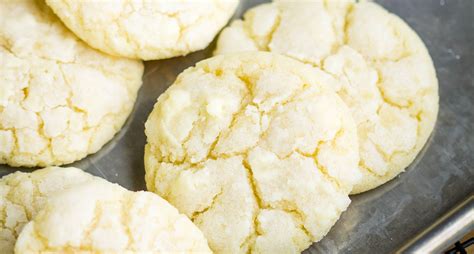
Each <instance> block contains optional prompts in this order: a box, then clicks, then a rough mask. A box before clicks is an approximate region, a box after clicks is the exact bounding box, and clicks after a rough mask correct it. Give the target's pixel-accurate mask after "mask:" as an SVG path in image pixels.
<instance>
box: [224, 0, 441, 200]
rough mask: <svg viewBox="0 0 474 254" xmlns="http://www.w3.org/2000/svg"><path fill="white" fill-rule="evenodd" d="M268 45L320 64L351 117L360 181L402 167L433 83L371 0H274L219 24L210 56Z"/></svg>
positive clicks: (423, 131)
mask: <svg viewBox="0 0 474 254" xmlns="http://www.w3.org/2000/svg"><path fill="white" fill-rule="evenodd" d="M253 50H262V51H271V52H277V53H281V54H284V55H287V56H290V57H292V58H295V59H298V60H300V61H302V62H305V63H309V64H312V65H314V66H318V67H321V68H322V69H324V70H325V71H327V72H329V73H330V74H331V75H333V76H334V77H336V78H338V79H339V80H341V81H342V83H341V84H340V85H338V86H335V87H334V88H335V89H336V91H337V92H338V94H339V95H340V96H341V97H342V99H343V100H344V102H345V103H346V104H347V105H348V106H349V107H350V109H351V111H352V113H353V116H354V118H355V121H356V124H357V127H358V135H359V145H360V147H359V149H360V157H361V160H360V163H359V168H360V169H361V172H362V173H363V177H362V181H360V183H358V184H357V185H356V186H355V187H354V189H353V192H352V193H359V192H364V191H367V190H370V189H372V188H375V187H377V186H379V185H381V184H383V183H385V182H387V181H389V180H390V179H392V178H393V177H395V176H396V175H398V174H399V173H400V172H402V171H403V170H404V169H405V168H406V167H407V166H408V165H409V164H410V163H411V162H412V161H413V160H414V158H415V157H416V155H417V154H418V152H419V151H420V150H421V148H422V147H423V146H424V144H425V143H426V141H427V139H428V137H429V135H430V133H431V132H432V130H433V128H434V125H435V122H436V116H437V113H438V81H437V79H436V72H435V70H434V67H433V63H432V60H431V58H430V56H429V54H428V51H427V50H426V47H425V45H424V44H423V42H422V41H421V40H420V38H419V37H418V36H417V35H416V33H415V32H414V31H413V30H412V29H411V28H410V27H409V26H408V25H407V24H406V23H405V22H403V21H402V20H401V19H400V18H398V17H397V16H395V15H393V14H391V13H389V12H387V11H386V10H384V9H383V8H382V7H380V6H379V5H377V4H376V3H372V2H364V1H362V2H359V3H355V1H350V0H346V1H313V2H307V1H305V2H295V1H275V2H273V3H270V4H263V5H259V6H257V7H255V8H253V9H250V10H249V11H248V12H247V13H246V14H245V16H244V20H237V21H234V22H233V23H232V25H231V26H230V27H228V28H225V29H224V30H223V31H222V33H221V35H220V37H219V39H218V42H217V49H216V51H215V54H224V53H231V52H239V51H253Z"/></svg>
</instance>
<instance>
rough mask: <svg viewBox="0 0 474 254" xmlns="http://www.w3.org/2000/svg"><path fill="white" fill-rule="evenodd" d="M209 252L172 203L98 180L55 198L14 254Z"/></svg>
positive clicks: (27, 230) (29, 227) (28, 226)
mask: <svg viewBox="0 0 474 254" xmlns="http://www.w3.org/2000/svg"><path fill="white" fill-rule="evenodd" d="M78 252H80V253H98V254H99V253H104V254H105V253H211V251H210V249H209V246H208V245H207V241H206V239H205V238H204V236H203V234H202V232H201V231H200V230H199V229H198V228H197V227H196V226H195V225H194V224H193V223H192V222H191V221H190V220H189V219H188V218H187V217H186V216H185V215H183V214H180V213H179V212H178V211H177V210H176V208H174V207H173V206H171V205H170V204H169V203H168V202H166V201H165V200H163V199H162V198H160V197H159V196H157V195H156V194H154V193H150V192H143V191H140V192H132V191H128V190H126V189H124V188H122V187H120V186H119V185H117V184H112V183H109V182H107V181H105V180H103V179H94V180H93V181H89V182H86V183H83V184H81V185H77V186H74V188H70V189H68V190H66V191H63V192H62V193H60V194H57V195H55V196H53V197H51V198H50V199H49V200H48V203H47V204H46V205H45V206H44V208H43V209H42V210H41V211H40V212H39V213H38V214H37V215H36V216H35V217H34V219H33V220H32V221H31V222H29V223H28V224H26V225H25V227H24V229H23V230H22V231H21V233H20V236H19V237H18V240H17V242H16V244H15V253H18V254H20V253H78Z"/></svg>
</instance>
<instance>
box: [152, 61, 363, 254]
mask: <svg viewBox="0 0 474 254" xmlns="http://www.w3.org/2000/svg"><path fill="white" fill-rule="evenodd" d="M332 82H336V80H334V79H333V78H332V77H331V76H330V75H328V74H325V73H324V72H322V71H321V70H319V69H317V68H314V67H312V66H310V65H305V64H303V63H300V62H298V61H296V60H293V59H290V58H287V57H284V56H279V55H276V54H271V53H265V52H255V53H251V54H238V55H224V56H217V57H213V58H210V59H207V60H204V61H202V62H199V63H198V64H196V66H195V67H192V68H189V69H187V70H185V71H184V72H183V73H181V74H180V75H179V76H178V78H177V80H176V81H175V83H174V84H173V85H172V86H171V87H170V88H169V89H168V90H167V91H166V92H165V93H164V94H162V95H161V96H160V97H159V98H158V101H157V103H156V104H155V107H154V109H153V111H152V113H151V114H150V116H149V118H148V120H147V122H146V124H145V128H146V129H145V132H146V136H147V141H148V143H147V145H146V147H145V168H146V183H147V187H148V189H149V190H151V191H153V192H156V193H158V194H159V195H160V196H162V197H164V198H165V199H167V200H168V201H169V202H170V203H171V204H173V205H174V206H176V207H177V208H178V210H180V211H181V212H183V213H184V214H186V215H187V216H188V217H189V218H191V220H192V221H193V222H194V223H195V224H196V225H197V226H198V227H199V228H200V229H201V230H202V231H203V233H204V235H205V236H206V238H207V239H208V241H209V246H210V247H211V249H212V250H213V251H214V252H216V253H247V252H248V251H255V252H268V253H272V252H273V251H277V250H278V252H283V253H288V252H300V251H302V250H304V249H305V248H307V247H308V246H309V245H310V244H311V243H312V242H314V241H318V240H320V239H321V238H322V237H323V236H324V235H325V234H326V233H327V232H328V231H329V229H330V228H331V227H332V225H334V223H335V222H336V220H337V219H338V218H339V216H340V214H341V213H342V212H343V211H344V210H345V209H346V208H347V206H348V205H349V203H350V200H349V198H348V194H349V192H350V191H351V189H352V186H353V185H354V183H355V182H357V181H358V176H359V172H358V168H357V162H358V159H359V158H358V152H357V151H358V150H357V146H358V143H357V133H356V127H355V123H354V121H353V119H352V117H351V115H350V112H349V111H348V109H347V107H346V106H345V105H344V103H343V102H342V100H341V99H340V98H339V97H338V96H337V95H336V93H335V92H334V91H333V90H332V89H329V88H328V86H331V85H332V84H331V83H332Z"/></svg>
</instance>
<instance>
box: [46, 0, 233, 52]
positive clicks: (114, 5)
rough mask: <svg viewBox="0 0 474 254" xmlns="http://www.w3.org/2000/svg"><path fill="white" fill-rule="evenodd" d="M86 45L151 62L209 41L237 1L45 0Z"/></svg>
mask: <svg viewBox="0 0 474 254" xmlns="http://www.w3.org/2000/svg"><path fill="white" fill-rule="evenodd" d="M46 2H47V4H48V5H49V6H50V7H51V8H52V9H53V11H54V12H55V13H56V14H57V15H58V16H59V17H60V18H61V20H62V21H63V22H64V24H66V26H67V27H69V28H70V29H71V30H72V31H73V32H74V33H76V34H77V35H78V36H79V37H80V38H81V39H83V40H84V41H85V42H87V43H88V44H89V45H91V46H92V47H94V48H96V49H99V50H101V51H103V52H105V53H108V54H111V55H115V56H125V57H129V58H138V59H143V60H154V59H163V58H170V57H174V56H181V55H186V54H188V53H190V52H193V51H196V50H200V49H203V48H205V47H207V46H208V45H209V43H210V42H211V41H212V39H213V38H214V37H215V36H216V34H217V33H218V32H219V30H220V29H221V28H222V27H223V26H224V25H225V24H226V23H227V21H228V20H229V19H230V17H231V16H232V14H233V13H234V11H235V9H236V7H237V5H238V0H200V1H195V0H173V1H169V0H147V1H132V0H114V1H82V0H46Z"/></svg>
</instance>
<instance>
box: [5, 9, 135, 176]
mask: <svg viewBox="0 0 474 254" xmlns="http://www.w3.org/2000/svg"><path fill="white" fill-rule="evenodd" d="M0 22H1V24H2V25H1V26H0V83H1V85H0V164H4V163H6V164H9V165H11V166H28V167H33V166H49V165H60V164H67V163H70V162H73V161H76V160H78V159H81V158H83V157H85V156H86V155H87V154H91V153H94V152H96V151H97V150H99V149H100V148H101V147H102V146H103V145H104V144H105V143H106V142H107V141H109V140H110V139H111V138H112V137H113V136H114V134H115V133H116V132H117V131H118V130H120V128H121V126H122V125H123V123H124V122H125V120H126V118H127V117H128V115H129V113H130V112H131V110H132V108H133V105H134V102H135V99H136V95H137V91H138V89H139V88H140V86H141V76H142V74H143V64H142V63H141V62H139V61H132V60H128V59H124V58H116V57H111V56H108V55H105V54H102V53H100V52H98V51H96V50H93V49H91V48H89V47H88V46H87V45H85V44H84V43H83V42H81V41H80V40H79V39H78V38H77V37H75V36H74V35H73V34H72V33H70V32H69V31H68V30H67V29H66V28H65V27H64V26H63V25H62V24H61V22H60V21H59V20H58V19H57V18H56V17H55V15H54V14H53V13H52V12H51V11H50V10H49V8H48V7H47V6H46V5H44V4H42V1H23V0H21V1H1V2H0Z"/></svg>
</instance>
